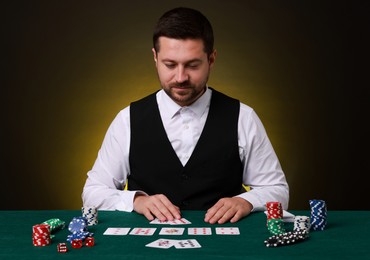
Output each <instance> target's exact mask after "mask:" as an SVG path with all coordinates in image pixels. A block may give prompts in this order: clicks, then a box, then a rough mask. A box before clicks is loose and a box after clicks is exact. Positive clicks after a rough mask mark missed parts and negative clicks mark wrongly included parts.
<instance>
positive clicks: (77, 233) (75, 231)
mask: <svg viewBox="0 0 370 260" xmlns="http://www.w3.org/2000/svg"><path fill="white" fill-rule="evenodd" d="M87 229H88V224H87V220H86V218H85V217H82V216H78V217H74V218H72V220H71V222H70V223H69V225H68V230H69V231H70V232H71V234H69V235H68V236H67V241H68V242H69V243H71V244H72V243H73V241H75V240H81V241H84V240H85V239H86V238H87V237H92V236H94V233H91V232H89V231H88V230H87Z"/></svg>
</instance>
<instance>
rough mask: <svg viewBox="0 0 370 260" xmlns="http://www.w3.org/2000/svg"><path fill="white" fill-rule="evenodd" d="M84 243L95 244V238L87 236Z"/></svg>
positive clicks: (87, 244)
mask: <svg viewBox="0 0 370 260" xmlns="http://www.w3.org/2000/svg"><path fill="white" fill-rule="evenodd" d="M85 245H86V246H90V247H91V246H94V245H95V239H94V238H93V237H87V238H86V239H85Z"/></svg>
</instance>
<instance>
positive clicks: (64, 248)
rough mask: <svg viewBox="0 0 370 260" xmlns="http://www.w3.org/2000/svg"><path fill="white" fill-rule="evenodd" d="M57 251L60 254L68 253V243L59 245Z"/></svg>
mask: <svg viewBox="0 0 370 260" xmlns="http://www.w3.org/2000/svg"><path fill="white" fill-rule="evenodd" d="M57 250H58V252H59V253H66V252H67V251H68V248H67V244H66V243H59V244H58V245H57Z"/></svg>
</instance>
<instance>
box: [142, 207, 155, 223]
mask: <svg viewBox="0 0 370 260" xmlns="http://www.w3.org/2000/svg"><path fill="white" fill-rule="evenodd" d="M143 215H144V216H145V217H146V218H147V219H148V220H149V221H152V220H154V216H153V215H152V213H150V210H149V209H147V210H145V211H143Z"/></svg>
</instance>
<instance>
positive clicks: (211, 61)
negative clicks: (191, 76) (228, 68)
mask: <svg viewBox="0 0 370 260" xmlns="http://www.w3.org/2000/svg"><path fill="white" fill-rule="evenodd" d="M216 56H217V50H216V49H214V50H213V52H212V53H211V55H209V59H208V61H209V67H210V68H212V67H213V65H214V64H215V62H216Z"/></svg>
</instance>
